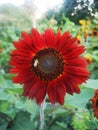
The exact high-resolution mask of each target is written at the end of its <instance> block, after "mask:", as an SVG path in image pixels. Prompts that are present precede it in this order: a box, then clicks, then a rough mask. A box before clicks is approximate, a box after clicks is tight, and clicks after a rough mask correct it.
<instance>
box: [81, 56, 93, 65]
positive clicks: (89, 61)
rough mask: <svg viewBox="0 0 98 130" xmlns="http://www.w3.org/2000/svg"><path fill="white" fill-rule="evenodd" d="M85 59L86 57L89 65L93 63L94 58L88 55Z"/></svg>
mask: <svg viewBox="0 0 98 130" xmlns="http://www.w3.org/2000/svg"><path fill="white" fill-rule="evenodd" d="M83 57H84V59H86V61H87V63H88V64H91V63H93V60H92V57H91V56H90V55H89V54H86V55H84V56H83Z"/></svg>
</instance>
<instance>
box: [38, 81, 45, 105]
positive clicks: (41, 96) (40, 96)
mask: <svg viewBox="0 0 98 130" xmlns="http://www.w3.org/2000/svg"><path fill="white" fill-rule="evenodd" d="M46 89H47V84H46V83H42V84H41V86H40V90H39V91H38V93H37V96H36V101H37V103H38V104H41V103H42V102H43V100H44V98H45V96H46Z"/></svg>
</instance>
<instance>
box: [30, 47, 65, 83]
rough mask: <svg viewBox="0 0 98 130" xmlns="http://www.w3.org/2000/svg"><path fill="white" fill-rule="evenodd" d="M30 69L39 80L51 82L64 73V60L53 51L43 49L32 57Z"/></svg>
mask: <svg viewBox="0 0 98 130" xmlns="http://www.w3.org/2000/svg"><path fill="white" fill-rule="evenodd" d="M32 69H33V71H34V73H35V74H36V76H37V77H39V78H40V79H42V80H46V81H49V80H53V79H56V78H57V77H58V76H59V75H60V74H62V72H63V71H64V59H63V57H62V55H61V54H60V53H59V52H58V51H56V50H55V49H52V48H45V49H43V50H40V51H38V52H37V53H36V55H35V56H34V57H33V59H32Z"/></svg>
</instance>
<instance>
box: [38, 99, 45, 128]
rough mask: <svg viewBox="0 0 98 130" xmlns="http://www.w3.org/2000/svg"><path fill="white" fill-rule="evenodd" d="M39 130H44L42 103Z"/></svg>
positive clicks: (42, 105) (42, 104)
mask: <svg viewBox="0 0 98 130" xmlns="http://www.w3.org/2000/svg"><path fill="white" fill-rule="evenodd" d="M39 130H44V101H43V103H41V106H40V125H39Z"/></svg>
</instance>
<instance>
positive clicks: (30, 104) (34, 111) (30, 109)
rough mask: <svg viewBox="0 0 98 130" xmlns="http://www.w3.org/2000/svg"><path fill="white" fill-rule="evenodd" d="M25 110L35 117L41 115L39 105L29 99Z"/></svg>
mask: <svg viewBox="0 0 98 130" xmlns="http://www.w3.org/2000/svg"><path fill="white" fill-rule="evenodd" d="M24 110H26V111H28V112H29V113H31V114H33V115H37V114H38V113H39V107H38V106H37V104H36V103H35V102H34V101H32V100H29V99H27V100H26V102H25V104H24Z"/></svg>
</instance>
